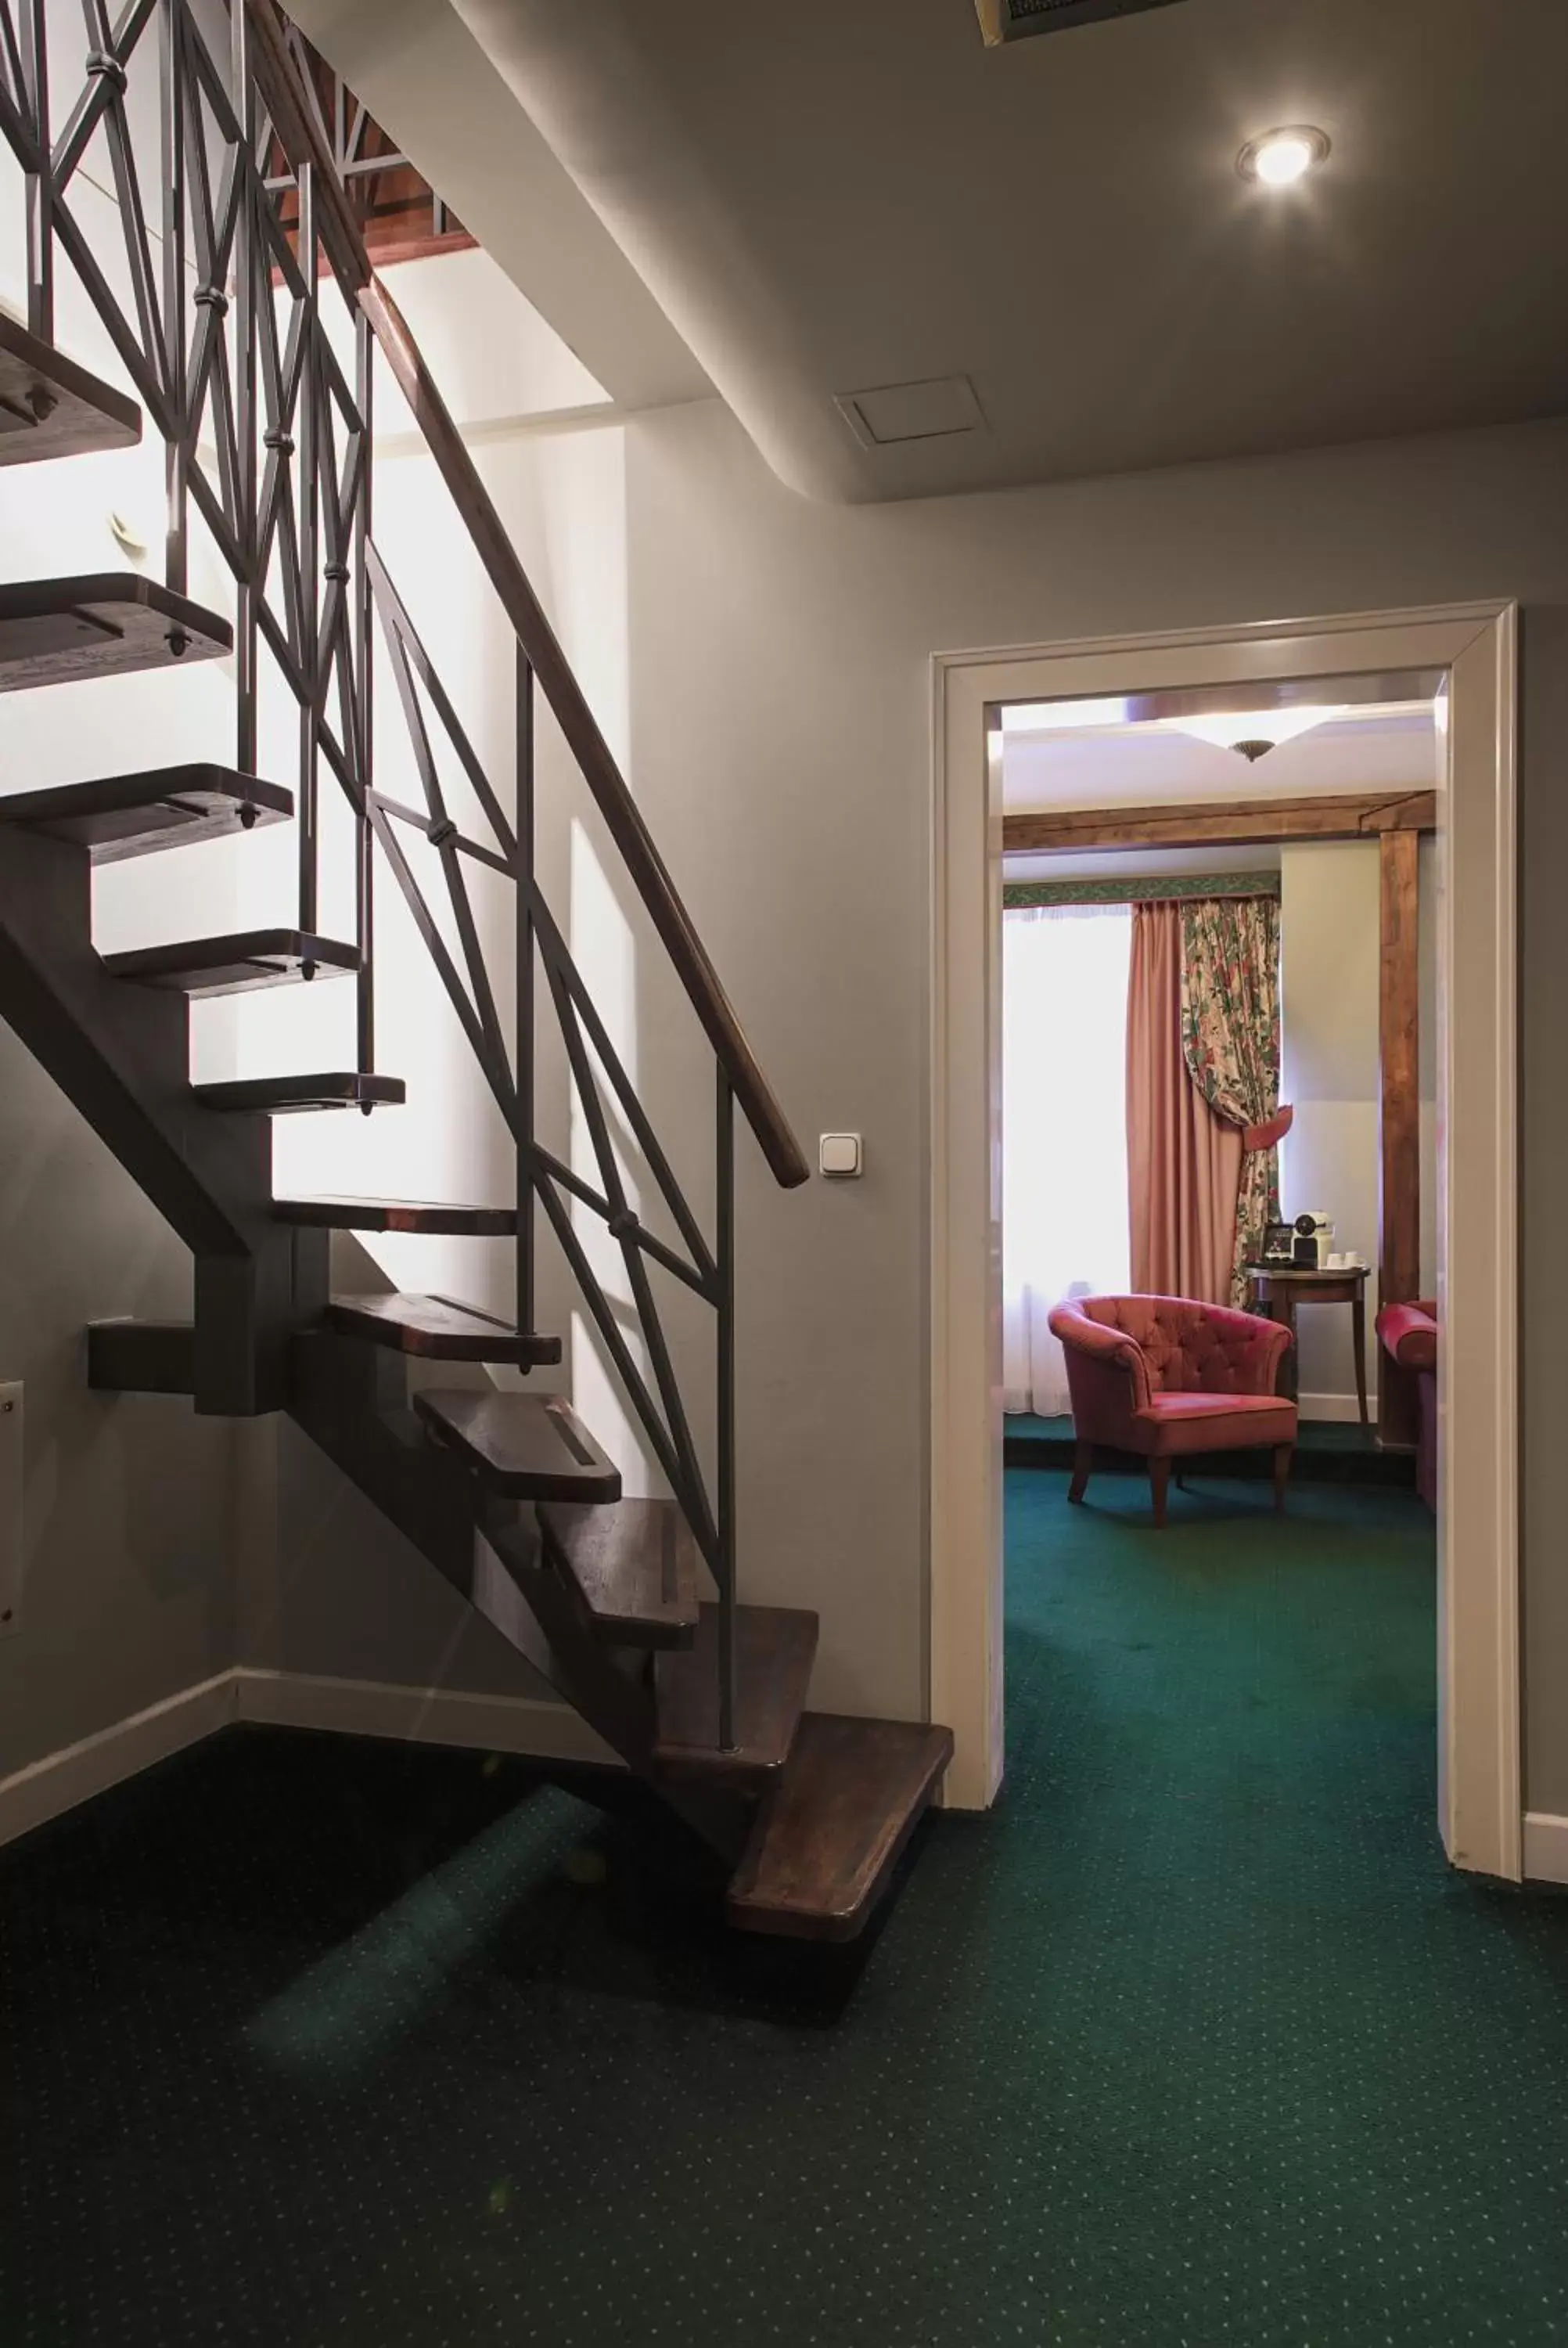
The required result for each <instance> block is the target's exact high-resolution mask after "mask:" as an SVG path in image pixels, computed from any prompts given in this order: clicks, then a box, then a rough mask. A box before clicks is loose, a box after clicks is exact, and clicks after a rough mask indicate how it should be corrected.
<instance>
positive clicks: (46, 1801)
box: [0, 1664, 620, 1844]
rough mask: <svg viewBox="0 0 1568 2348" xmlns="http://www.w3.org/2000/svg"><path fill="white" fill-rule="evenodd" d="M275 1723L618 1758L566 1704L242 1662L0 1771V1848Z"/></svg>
mask: <svg viewBox="0 0 1568 2348" xmlns="http://www.w3.org/2000/svg"><path fill="white" fill-rule="evenodd" d="M235 1720H249V1721H257V1722H264V1723H266V1724H267V1725H270V1726H272V1727H276V1728H327V1729H335V1730H336V1731H337V1732H338V1733H339V1734H340V1735H348V1736H384V1737H389V1738H392V1739H394V1740H396V1741H398V1742H401V1743H405V1744H424V1745H458V1746H468V1747H477V1748H478V1749H479V1750H481V1751H484V1752H487V1753H518V1754H528V1755H532V1756H535V1757H537V1758H538V1759H540V1760H548V1761H579V1762H582V1761H587V1762H609V1763H613V1764H616V1766H620V1765H619V1763H617V1762H616V1756H615V1755H614V1754H613V1753H612V1752H611V1751H610V1747H609V1746H608V1745H604V1744H602V1743H601V1742H600V1739H599V1738H598V1737H597V1736H596V1735H594V1733H593V1731H592V1729H591V1728H589V1726H588V1725H587V1723H586V1722H585V1721H582V1720H579V1717H578V1715H577V1714H576V1713H575V1712H572V1711H569V1709H568V1707H567V1706H566V1705H565V1704H548V1703H546V1702H543V1701H541V1699H539V1698H538V1697H537V1696H505V1695H475V1694H471V1693H469V1692H468V1691H467V1690H466V1689H463V1688H415V1687H395V1686H391V1685H388V1684H384V1683H383V1682H380V1681H375V1680H344V1679H327V1678H323V1677H318V1676H316V1675H313V1674H312V1673H307V1672H262V1671H253V1670H251V1669H250V1668H248V1667H247V1666H245V1665H243V1664H241V1665H239V1666H237V1667H236V1668H234V1669H233V1670H231V1671H227V1672H220V1673H218V1674H217V1676H216V1677H215V1678H213V1679H210V1680H202V1681H201V1682H200V1684H198V1685H197V1686H195V1687H189V1688H181V1689H180V1690H179V1694H176V1695H170V1696H165V1697H164V1698H163V1700H162V1702H161V1703H159V1704H149V1705H148V1706H147V1708H146V1710H145V1711H143V1712H136V1713H132V1714H131V1715H130V1717H129V1718H128V1719H127V1720H117V1721H116V1722H114V1723H113V1725H111V1726H109V1727H108V1728H100V1729H98V1730H97V1732H96V1733H95V1734H94V1735H91V1736H84V1737H82V1738H81V1739H80V1740H79V1741H78V1742H77V1744H75V1745H67V1746H65V1747H64V1748H63V1750H62V1751H60V1752H58V1753H50V1754H47V1755H46V1756H45V1757H44V1758H43V1759H42V1760H41V1761H33V1762H29V1764H28V1765H27V1766H26V1768H25V1769H17V1770H15V1771H14V1772H13V1774H12V1775H11V1776H9V1777H0V1844H5V1843H8V1842H15V1839H16V1838H17V1836H18V1835H25V1834H27V1833H30V1832H31V1830H32V1828H34V1827H39V1826H43V1825H45V1824H46V1822H47V1820H48V1819H50V1818H59V1817H61V1816H62V1815H63V1814H64V1813H65V1812H66V1811H67V1810H71V1809H75V1808H76V1807H77V1804H78V1803H80V1802H86V1801H90V1800H91V1799H92V1797H93V1796H94V1795H95V1794H101V1793H105V1792H107V1791H108V1787H111V1786H118V1785H123V1784H124V1782H125V1781H126V1779H127V1778H128V1777H135V1776H139V1774H140V1773H141V1771H142V1770H143V1769H149V1768H151V1766H152V1765H153V1763H154V1762H156V1761H164V1760H167V1759H168V1758H169V1755H170V1754H173V1753H179V1752H183V1750H184V1749H185V1747H186V1746H188V1745H196V1744H199V1743H200V1740H201V1739H202V1737H204V1736H210V1735H212V1734H213V1732H214V1731H215V1730H216V1729H220V1728H226V1727H227V1726H228V1725H229V1724H230V1723H231V1721H235Z"/></svg>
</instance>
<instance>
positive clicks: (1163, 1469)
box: [1149, 1459, 1171, 1531]
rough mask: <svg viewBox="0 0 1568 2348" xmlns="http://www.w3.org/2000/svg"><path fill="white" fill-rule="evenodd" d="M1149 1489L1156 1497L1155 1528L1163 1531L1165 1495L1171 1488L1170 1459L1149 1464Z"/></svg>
mask: <svg viewBox="0 0 1568 2348" xmlns="http://www.w3.org/2000/svg"><path fill="white" fill-rule="evenodd" d="M1149 1488H1150V1490H1151V1491H1152V1492H1153V1496H1154V1528H1155V1530H1156V1531H1162V1530H1163V1528H1164V1523H1165V1495H1166V1494H1167V1492H1168V1491H1169V1490H1170V1488H1171V1463H1170V1461H1169V1460H1168V1459H1151V1460H1150V1462H1149Z"/></svg>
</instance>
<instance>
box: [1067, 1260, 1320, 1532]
mask: <svg viewBox="0 0 1568 2348" xmlns="http://www.w3.org/2000/svg"><path fill="white" fill-rule="evenodd" d="M1050 1326H1051V1329H1052V1331H1053V1332H1054V1334H1056V1335H1057V1336H1058V1337H1060V1338H1061V1344H1062V1350H1063V1352H1064V1353H1065V1354H1066V1356H1067V1385H1068V1390H1069V1392H1070V1394H1071V1397H1072V1431H1073V1435H1074V1437H1075V1438H1076V1451H1075V1455H1074V1458H1073V1468H1072V1488H1071V1492H1070V1494H1069V1496H1068V1497H1069V1498H1071V1499H1073V1500H1081V1499H1082V1498H1083V1495H1084V1492H1085V1491H1086V1489H1087V1488H1088V1484H1089V1476H1090V1470H1091V1468H1092V1466H1093V1464H1094V1450H1095V1447H1096V1445H1097V1444H1103V1445H1105V1446H1107V1447H1109V1448H1111V1449H1112V1450H1116V1451H1133V1452H1138V1453H1140V1454H1142V1456H1143V1457H1145V1458H1146V1459H1147V1460H1148V1462H1149V1483H1150V1488H1151V1489H1152V1490H1153V1496H1154V1522H1155V1524H1156V1525H1163V1523H1164V1521H1165V1496H1166V1492H1167V1490H1168V1488H1169V1486H1170V1481H1171V1468H1172V1465H1173V1462H1174V1461H1177V1460H1180V1459H1183V1458H1188V1457H1191V1456H1192V1455H1193V1453H1194V1452H1198V1451H1242V1450H1255V1449H1258V1448H1262V1447H1267V1448H1268V1449H1270V1450H1272V1451H1273V1453H1274V1496H1275V1505H1276V1508H1278V1509H1281V1510H1283V1509H1284V1507H1285V1489H1286V1482H1287V1481H1288V1479H1289V1476H1290V1461H1291V1455H1292V1453H1293V1452H1294V1450H1295V1448H1296V1405H1295V1404H1294V1403H1293V1402H1288V1401H1286V1399H1285V1398H1284V1397H1283V1396H1282V1395H1278V1394H1276V1391H1275V1388H1276V1385H1277V1383H1278V1378H1279V1369H1280V1364H1281V1362H1282V1361H1283V1359H1284V1357H1285V1355H1286V1353H1287V1352H1288V1351H1289V1348H1290V1345H1291V1343H1292V1340H1291V1335H1290V1332H1289V1331H1288V1330H1287V1329H1286V1328H1283V1327H1282V1326H1281V1325H1280V1324H1279V1323H1277V1322H1274V1321H1262V1320H1258V1319H1256V1318H1255V1316H1254V1315H1253V1314H1252V1313H1234V1312H1232V1311H1231V1310H1230V1308H1229V1307H1228V1306H1226V1305H1221V1304H1195V1303H1193V1301H1192V1300H1191V1298H1189V1297H1185V1296H1083V1297H1076V1298H1074V1299H1073V1301H1072V1303H1070V1304H1059V1305H1057V1307H1056V1308H1055V1310H1054V1311H1053V1312H1052V1313H1051V1316H1050Z"/></svg>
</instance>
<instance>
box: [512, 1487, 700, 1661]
mask: <svg viewBox="0 0 1568 2348" xmlns="http://www.w3.org/2000/svg"><path fill="white" fill-rule="evenodd" d="M539 1530H540V1531H541V1532H542V1533H543V1535H544V1539H545V1547H546V1549H547V1550H548V1553H549V1555H550V1557H551V1558H552V1560H554V1562H555V1563H556V1564H557V1565H558V1566H559V1569H560V1570H561V1571H562V1572H564V1573H567V1574H569V1576H570V1577H571V1579H572V1580H573V1581H575V1582H576V1583H577V1586H578V1588H579V1590H580V1591H581V1592H582V1594H583V1596H584V1597H585V1598H586V1599H587V1601H588V1604H589V1612H591V1614H592V1615H593V1618H594V1625H595V1628H596V1630H597V1632H598V1633H599V1636H600V1639H601V1640H602V1641H603V1642H604V1643H605V1645H606V1646H611V1647H688V1646H690V1645H691V1644H692V1640H693V1639H694V1637H695V1636H696V1632H697V1624H698V1620H699V1615H700V1612H701V1610H700V1606H699V1601H698V1596H697V1588H698V1570H699V1562H700V1561H699V1558H698V1552H697V1544H696V1542H695V1541H694V1540H692V1534H691V1530H690V1528H689V1527H688V1525H687V1523H686V1519H685V1518H684V1517H683V1516H682V1513H681V1511H680V1509H678V1508H677V1507H676V1505H675V1503H674V1501H673V1500H620V1501H618V1502H617V1504H616V1505H615V1507H614V1508H586V1507H582V1506H559V1505H558V1506H555V1507H551V1508H541V1509H540V1510H539Z"/></svg>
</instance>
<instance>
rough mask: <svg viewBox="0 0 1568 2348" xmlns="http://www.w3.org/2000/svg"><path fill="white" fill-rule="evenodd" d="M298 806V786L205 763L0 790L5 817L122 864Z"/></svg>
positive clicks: (278, 817) (276, 819)
mask: <svg viewBox="0 0 1568 2348" xmlns="http://www.w3.org/2000/svg"><path fill="white" fill-rule="evenodd" d="M293 812H294V799H293V794H292V791H286V790H284V789H283V788H282V785H281V784H279V783H264V782H262V781H261V779H260V778H259V777H258V776H255V775H242V774H241V773H240V772H239V770H238V769H237V768H235V767H214V766H210V765H207V764H202V765H198V766H185V767H157V768H154V769H151V770H149V771H148V772H147V773H144V774H138V775H110V776H107V777H105V778H103V779H101V780H99V781H97V782H91V783H63V784H61V785H59V786H58V788H56V789H54V790H47V791H13V792H11V793H9V794H7V795H6V796H5V798H0V823H17V824H23V825H25V826H26V828H27V829H29V830H30V831H42V832H46V833H47V834H48V836H49V838H50V839H67V840H70V841H72V842H73V843H74V844H75V845H76V846H77V847H78V848H85V849H86V850H87V853H88V855H89V856H90V857H91V859H92V860H93V862H94V863H95V864H118V863H120V862H121V861H122V860H124V859H125V858H126V857H128V856H147V855H149V854H151V852H152V851H153V850H155V849H159V848H180V847H184V846H185V845H186V844H187V843H188V842H194V841H197V840H203V839H222V838H224V837H225V836H226V835H227V834H228V833H230V832H235V831H251V830H253V829H255V827H256V826H257V825H258V824H264V823H283V822H286V821H287V819H288V818H289V817H290V816H292V814H293Z"/></svg>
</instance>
